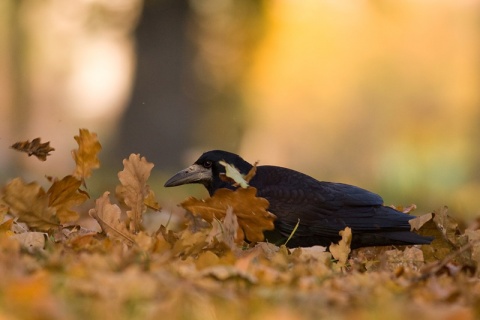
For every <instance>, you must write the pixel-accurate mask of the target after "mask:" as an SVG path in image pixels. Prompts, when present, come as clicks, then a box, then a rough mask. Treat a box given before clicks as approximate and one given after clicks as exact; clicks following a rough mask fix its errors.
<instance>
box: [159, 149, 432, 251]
mask: <svg viewBox="0 0 480 320" xmlns="http://www.w3.org/2000/svg"><path fill="white" fill-rule="evenodd" d="M222 160H223V161H225V162H227V163H229V164H231V165H233V166H235V167H236V168H237V169H238V170H239V171H240V172H241V173H242V174H247V173H248V172H249V171H250V169H251V168H252V165H251V164H250V163H248V162H247V161H245V160H243V159H242V158H241V157H240V156H238V155H236V154H234V153H230V152H226V151H221V150H213V151H209V152H206V153H204V154H203V155H202V156H201V157H200V158H199V159H198V160H197V161H195V163H194V164H193V165H192V166H190V167H188V168H186V169H184V170H182V171H180V172H178V173H177V174H176V175H174V176H173V177H172V178H170V179H169V180H168V181H167V182H166V183H165V186H166V187H173V186H178V185H183V184H188V183H200V184H203V185H204V186H205V187H206V188H207V190H208V192H209V194H210V195H213V194H214V192H215V191H216V190H217V189H219V188H229V189H233V186H232V185H231V184H230V183H228V182H226V181H224V180H222V179H221V178H220V174H222V173H225V167H224V166H223V165H221V164H220V163H219V162H220V161H222ZM250 185H251V186H252V187H255V188H257V190H258V191H257V195H258V196H259V197H263V198H266V199H267V200H268V201H269V203H270V207H269V209H268V210H269V211H271V212H272V213H274V214H275V215H276V216H277V219H276V221H275V230H274V231H267V232H265V236H266V239H267V240H268V241H270V242H273V243H277V244H278V243H283V242H285V240H286V239H287V238H288V237H289V236H290V234H291V233H292V230H293V229H294V228H295V225H296V224H297V222H298V221H299V220H300V223H299V225H298V228H297V230H296V231H295V233H294V235H293V237H292V238H291V239H290V241H289V242H288V247H299V246H301V247H308V246H314V245H322V246H329V245H330V244H331V243H332V242H333V243H336V242H338V241H339V240H340V236H339V231H341V230H343V229H344V228H345V227H347V226H348V227H350V228H351V229H352V243H351V247H352V248H358V247H367V246H385V245H409V244H428V243H430V242H431V241H432V238H429V237H423V236H420V235H418V234H416V233H413V232H410V224H409V222H408V221H409V220H410V219H412V218H414V216H410V215H408V214H405V213H402V212H399V211H397V210H395V209H392V208H390V207H386V206H384V205H383V199H382V198H381V197H380V196H379V195H377V194H375V193H372V192H370V191H367V190H364V189H361V188H359V187H355V186H352V185H348V184H343V183H333V182H323V181H318V180H316V179H314V178H312V177H310V176H308V175H306V174H303V173H300V172H298V171H295V170H291V169H287V168H282V167H277V166H258V167H257V172H256V174H255V176H254V177H253V178H252V180H251V181H250Z"/></svg>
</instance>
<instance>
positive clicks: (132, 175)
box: [118, 154, 154, 233]
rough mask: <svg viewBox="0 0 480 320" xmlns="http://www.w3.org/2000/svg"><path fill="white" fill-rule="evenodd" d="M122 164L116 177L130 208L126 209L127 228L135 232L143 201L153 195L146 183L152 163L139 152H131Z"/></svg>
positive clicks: (137, 229)
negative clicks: (121, 168) (122, 167)
mask: <svg viewBox="0 0 480 320" xmlns="http://www.w3.org/2000/svg"><path fill="white" fill-rule="evenodd" d="M123 166H124V169H123V170H122V171H120V172H119V173H118V179H119V180H120V182H121V184H122V186H123V188H120V193H121V195H122V196H123V201H124V202H125V204H126V205H127V206H128V207H129V208H130V209H131V210H128V211H127V216H128V219H129V224H128V226H129V229H130V230H131V231H132V232H134V233H137V232H138V231H140V226H141V222H142V215H143V213H144V212H145V210H146V205H145V201H146V200H147V199H148V200H149V201H151V199H149V198H151V197H152V195H153V193H152V192H151V190H150V187H149V186H148V185H147V180H148V177H150V172H151V171H152V168H153V163H150V162H148V161H147V160H146V159H145V157H142V158H140V155H139V154H131V155H130V157H129V158H128V160H127V159H124V160H123ZM153 197H154V195H153Z"/></svg>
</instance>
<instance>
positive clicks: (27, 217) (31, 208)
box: [3, 178, 59, 231]
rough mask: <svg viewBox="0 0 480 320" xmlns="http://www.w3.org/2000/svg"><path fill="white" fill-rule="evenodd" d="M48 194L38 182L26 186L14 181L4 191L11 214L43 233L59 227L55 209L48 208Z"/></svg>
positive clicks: (17, 179) (16, 179)
mask: <svg viewBox="0 0 480 320" xmlns="http://www.w3.org/2000/svg"><path fill="white" fill-rule="evenodd" d="M48 198H49V197H48V194H46V193H45V191H44V190H43V188H42V187H40V186H39V185H38V184H37V183H36V182H32V183H29V184H25V183H24V182H23V181H22V180H21V179H20V178H15V179H13V180H12V181H11V182H10V183H9V184H8V185H7V186H6V187H5V190H4V196H3V200H4V201H5V203H6V204H7V205H9V206H10V209H11V212H12V213H13V214H14V215H15V216H17V217H18V219H19V220H20V221H23V222H25V223H26V224H27V225H28V226H29V227H32V228H36V229H39V230H42V231H46V230H49V229H51V228H54V227H57V226H58V225H59V224H58V219H57V217H56V216H55V209H54V208H51V207H49V206H48V202H49V199H48Z"/></svg>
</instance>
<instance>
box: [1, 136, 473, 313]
mask: <svg viewBox="0 0 480 320" xmlns="http://www.w3.org/2000/svg"><path fill="white" fill-rule="evenodd" d="M75 140H76V141H77V142H78V144H79V148H78V149H77V150H74V151H73V152H72V153H73V154H74V159H75V164H76V168H75V171H74V172H75V173H74V174H73V175H67V176H65V177H63V178H61V179H57V178H52V179H50V182H51V186H50V188H48V190H47V191H45V190H44V189H43V188H42V187H41V186H40V185H39V184H38V183H36V182H30V183H26V182H24V181H23V180H22V179H21V178H15V179H13V180H12V181H10V182H8V183H7V184H6V185H5V186H4V187H3V189H2V193H1V200H0V272H1V274H2V275H3V276H2V277H0V292H2V294H0V318H7V319H10V318H18V319H31V318H48V319H83V318H87V317H88V318H91V319H156V318H159V317H162V318H167V319H177V318H178V319H222V318H228V319H274V318H280V319H318V318H334V319H350V318H359V319H377V318H393V319H405V318H409V317H420V318H422V319H476V318H478V317H479V316H480V308H479V307H478V306H479V305H480V281H479V276H480V274H479V267H478V263H479V261H480V244H479V242H480V219H479V220H477V221H474V222H473V223H472V224H471V225H468V226H465V225H464V224H463V223H460V222H458V221H456V220H455V219H454V218H453V217H452V216H451V215H449V214H448V209H447V208H446V207H443V208H441V209H439V210H435V211H433V212H432V213H428V214H425V215H421V216H420V217H418V218H416V219H413V220H412V221H411V225H412V230H415V232H418V233H420V234H424V235H430V236H434V237H435V240H434V241H433V243H432V245H423V246H408V247H393V246H391V247H370V248H360V249H356V250H351V249H350V241H351V230H349V228H346V229H345V230H343V231H341V232H340V236H341V240H340V241H339V243H338V244H331V245H330V246H329V248H328V250H327V248H325V247H320V246H316V247H310V248H295V249H288V248H287V247H285V246H284V245H281V246H276V245H274V244H270V243H266V242H263V240H264V238H263V231H265V230H272V229H273V227H274V225H273V223H274V221H275V216H274V215H273V214H272V213H270V212H268V201H267V200H266V199H262V198H259V197H257V196H256V190H255V188H252V187H249V186H248V181H249V180H250V179H251V178H252V176H253V175H254V169H253V171H252V173H250V174H249V176H248V177H244V176H241V175H240V174H239V173H238V172H235V169H234V168H232V169H231V170H230V169H229V172H228V174H227V176H226V179H230V180H231V181H232V184H238V185H239V186H240V187H239V188H237V189H236V190H226V189H225V190H219V191H218V192H217V193H215V194H214V195H213V196H212V197H211V198H207V199H195V198H189V199H187V200H185V201H184V202H182V203H181V204H180V205H181V206H182V207H183V208H184V209H186V210H187V214H186V215H185V217H184V219H183V221H184V223H183V224H181V225H180V226H177V227H172V228H171V227H170V226H163V225H162V226H160V228H159V229H158V230H157V231H156V232H152V233H151V234H149V233H147V232H145V231H144V229H145V228H144V225H143V215H144V214H145V212H148V211H149V210H153V211H158V210H159V209H160V205H159V204H158V201H157V200H156V199H155V195H154V193H153V191H152V190H151V189H150V187H149V185H148V184H147V180H148V178H149V176H150V172H151V170H152V168H153V164H151V163H149V162H148V161H146V159H145V158H144V157H141V156H140V155H136V154H132V155H131V156H130V157H129V158H128V159H125V160H124V161H123V164H124V169H123V170H122V171H121V172H120V173H119V174H118V178H119V180H120V185H119V186H118V187H117V189H116V195H117V198H118V199H117V201H118V204H116V203H112V200H111V199H110V193H109V192H108V191H106V192H104V193H103V195H102V196H101V197H99V198H98V199H96V201H95V206H94V207H92V208H90V210H89V214H90V217H91V218H90V219H94V220H95V221H97V222H98V224H99V226H100V229H101V231H100V232H98V231H95V230H88V229H85V228H83V227H81V226H78V225H76V224H75V223H77V222H78V220H79V217H80V213H79V212H80V210H79V209H78V206H79V205H82V204H84V203H85V201H86V200H87V199H88V198H89V195H88V192H87V191H85V190H83V189H82V185H83V186H85V180H86V179H88V178H89V177H90V176H91V174H92V171H93V169H96V168H98V167H99V165H100V163H99V161H98V157H97V155H98V152H99V151H100V149H101V145H100V143H99V142H98V139H97V136H96V134H94V133H90V132H89V131H88V130H86V129H81V130H80V135H79V136H76V137H75ZM227 165H228V164H227ZM232 170H233V171H232ZM397 208H400V209H401V210H402V211H405V212H410V211H412V210H413V209H414V208H415V206H409V207H406V208H401V207H397ZM84 219H86V218H85V217H84ZM87 219H88V217H87Z"/></svg>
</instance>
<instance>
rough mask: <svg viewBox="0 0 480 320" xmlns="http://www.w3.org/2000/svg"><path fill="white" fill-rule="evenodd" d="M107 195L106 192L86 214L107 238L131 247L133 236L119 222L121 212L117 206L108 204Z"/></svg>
mask: <svg viewBox="0 0 480 320" xmlns="http://www.w3.org/2000/svg"><path fill="white" fill-rule="evenodd" d="M109 194H110V193H109V192H108V191H106V192H105V193H104V194H103V196H102V197H101V198H98V199H97V201H95V209H90V211H89V212H88V213H89V214H90V216H91V217H92V218H94V219H95V220H97V222H98V223H99V224H100V227H102V230H103V231H104V232H105V233H106V234H107V236H108V237H110V238H112V239H117V240H120V241H122V242H124V243H126V244H128V245H133V244H134V243H135V240H134V235H133V234H132V233H131V232H130V231H128V230H127V226H126V225H125V223H124V222H122V221H120V215H121V210H120V208H119V207H118V206H117V205H115V204H111V203H110V199H109V197H108V196H109Z"/></svg>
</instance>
